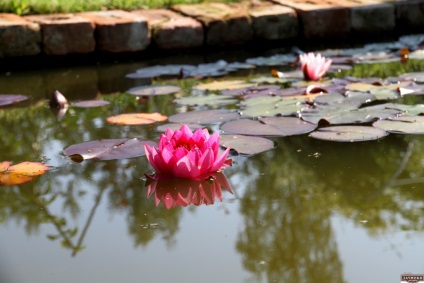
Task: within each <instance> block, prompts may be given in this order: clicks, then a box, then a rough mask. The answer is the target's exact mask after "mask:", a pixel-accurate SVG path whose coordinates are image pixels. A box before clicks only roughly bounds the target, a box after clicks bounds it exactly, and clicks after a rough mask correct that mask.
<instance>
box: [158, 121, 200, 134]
mask: <svg viewBox="0 0 424 283" xmlns="http://www.w3.org/2000/svg"><path fill="white" fill-rule="evenodd" d="M182 125H183V124H182V123H168V124H163V125H160V126H158V127H157V128H156V130H157V131H158V132H165V131H166V130H167V129H171V130H173V131H174V132H175V131H176V130H179V129H180V128H181V126H182ZM184 125H186V126H187V127H188V128H189V129H190V130H191V131H192V132H194V131H195V130H197V129H201V128H203V126H202V125H200V124H194V123H192V124H184Z"/></svg>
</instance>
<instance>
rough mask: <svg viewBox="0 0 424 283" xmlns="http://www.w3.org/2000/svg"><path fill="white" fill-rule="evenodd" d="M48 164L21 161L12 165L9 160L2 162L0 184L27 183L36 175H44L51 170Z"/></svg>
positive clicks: (0, 164) (0, 165)
mask: <svg viewBox="0 0 424 283" xmlns="http://www.w3.org/2000/svg"><path fill="white" fill-rule="evenodd" d="M50 169H51V168H50V167H49V166H46V165H44V164H42V163H38V162H28V161H27V162H21V163H18V164H15V165H11V163H10V162H9V161H4V162H1V163H0V186H6V185H18V184H22V183H26V182H29V181H31V180H32V179H34V178H35V176H38V175H42V174H44V173H46V171H47V170H50Z"/></svg>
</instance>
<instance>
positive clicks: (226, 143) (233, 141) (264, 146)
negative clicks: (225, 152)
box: [220, 135, 275, 155]
mask: <svg viewBox="0 0 424 283" xmlns="http://www.w3.org/2000/svg"><path fill="white" fill-rule="evenodd" d="M220 145H221V146H223V147H225V148H228V147H229V148H232V149H234V150H235V151H237V152H238V153H240V154H249V155H250V154H257V153H260V152H263V151H267V150H270V149H272V148H274V147H275V143H274V142H273V141H272V140H269V139H266V138H262V137H251V136H242V135H221V137H220Z"/></svg>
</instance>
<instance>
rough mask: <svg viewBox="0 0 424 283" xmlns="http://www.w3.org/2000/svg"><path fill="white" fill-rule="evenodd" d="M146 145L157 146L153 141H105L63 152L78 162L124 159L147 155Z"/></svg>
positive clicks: (88, 143) (86, 144) (89, 143)
mask: <svg viewBox="0 0 424 283" xmlns="http://www.w3.org/2000/svg"><path fill="white" fill-rule="evenodd" d="M145 144H147V145H150V146H156V145H157V144H156V143H155V142H153V141H146V140H141V139H103V140H96V141H88V142H83V143H79V144H74V145H71V146H69V147H67V148H65V149H64V150H63V154H64V155H66V156H69V157H71V159H72V160H74V161H76V162H82V161H83V160H87V159H98V160H113V159H124V158H132V157H137V156H142V155H145V152H144V145H145Z"/></svg>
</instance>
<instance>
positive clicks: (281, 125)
mask: <svg viewBox="0 0 424 283" xmlns="http://www.w3.org/2000/svg"><path fill="white" fill-rule="evenodd" d="M315 128H316V125H314V124H311V123H308V122H305V121H302V120H300V119H299V118H294V117H269V118H260V119H259V121H254V120H250V119H239V120H236V121H231V122H228V123H225V124H223V125H222V126H221V130H223V131H224V132H226V133H232V134H239V135H248V136H292V135H301V134H305V133H309V132H311V131H313V130H314V129H315Z"/></svg>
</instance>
